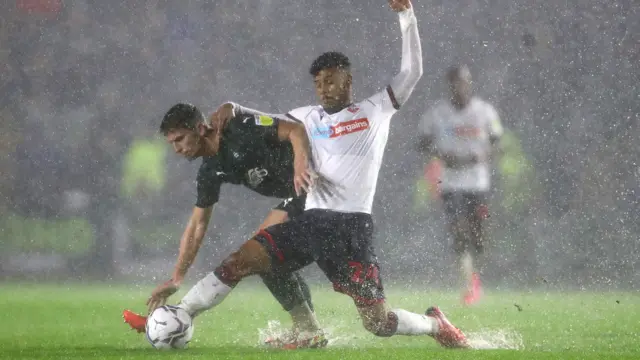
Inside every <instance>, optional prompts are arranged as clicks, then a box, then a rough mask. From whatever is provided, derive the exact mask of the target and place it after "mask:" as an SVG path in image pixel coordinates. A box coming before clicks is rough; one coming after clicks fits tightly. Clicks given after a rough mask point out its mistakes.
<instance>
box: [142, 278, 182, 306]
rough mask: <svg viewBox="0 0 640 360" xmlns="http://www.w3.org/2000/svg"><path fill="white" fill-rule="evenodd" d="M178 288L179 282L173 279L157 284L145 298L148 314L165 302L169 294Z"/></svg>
mask: <svg viewBox="0 0 640 360" xmlns="http://www.w3.org/2000/svg"><path fill="white" fill-rule="evenodd" d="M179 288H180V284H179V283H178V282H176V281H174V280H168V281H165V282H164V283H162V284H160V285H158V286H157V287H156V288H155V289H154V290H153V292H152V293H151V296H150V297H149V299H148V300H147V306H148V310H149V314H151V312H153V310H155V309H157V308H159V307H160V306H162V305H164V304H166V303H167V299H168V298H169V296H171V295H173V294H175V293H176V292H177V291H178V289H179Z"/></svg>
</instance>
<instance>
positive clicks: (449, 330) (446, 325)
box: [426, 306, 469, 349]
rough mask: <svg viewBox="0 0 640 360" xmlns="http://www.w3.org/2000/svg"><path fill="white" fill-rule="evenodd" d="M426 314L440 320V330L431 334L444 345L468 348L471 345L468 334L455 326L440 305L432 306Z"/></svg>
mask: <svg viewBox="0 0 640 360" xmlns="http://www.w3.org/2000/svg"><path fill="white" fill-rule="evenodd" d="M426 315H427V316H428V317H431V318H434V319H436V321H437V322H438V332H437V333H435V334H433V335H431V337H433V338H434V339H435V340H436V341H437V342H438V343H439V344H440V345H441V346H442V347H446V348H458V349H466V348H468V347H469V343H468V342H467V338H466V336H464V334H463V333H462V331H460V329H458V328H457V327H455V326H453V324H451V322H449V320H448V319H447V318H446V317H445V316H444V314H443V313H442V311H440V309H438V307H435V306H434V307H430V308H429V309H427V313H426Z"/></svg>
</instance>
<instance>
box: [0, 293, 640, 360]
mask: <svg viewBox="0 0 640 360" xmlns="http://www.w3.org/2000/svg"><path fill="white" fill-rule="evenodd" d="M152 288H153V286H152V285H149V286H144V287H142V288H140V287H133V286H132V287H126V286H121V285H118V286H108V285H92V286H81V285H18V284H9V285H0V307H1V308H2V309H3V315H2V317H1V320H0V323H1V324H2V325H1V326H0V358H2V359H130V360H138V359H152V358H153V359H345V360H359V359H376V360H381V359H385V360H387V359H474V360H480V359H614V358H615V359H639V358H640V341H639V340H640V295H638V294H634V293H613V292H610V293H589V292H573V293H548V294H547V293H515V292H494V293H488V294H486V296H485V298H484V300H483V302H482V303H481V304H479V305H477V306H475V307H473V308H464V307H462V306H460V305H459V300H458V296H457V294H455V293H433V292H427V291H409V290H401V289H398V288H395V289H394V288H391V289H390V290H389V291H388V298H389V302H390V303H391V304H392V305H393V306H394V307H402V308H405V309H407V310H412V311H419V312H422V311H424V310H425V309H426V308H427V307H428V306H429V305H432V304H437V305H439V306H440V307H441V308H442V309H443V311H445V313H446V314H447V316H448V317H449V319H450V320H451V321H452V322H453V323H454V324H456V325H458V326H459V327H460V328H461V329H463V331H465V332H466V333H468V335H470V336H471V337H472V338H473V339H475V340H476V342H478V343H479V342H480V341H481V340H485V341H487V342H488V343H487V344H486V345H494V346H495V345H498V346H501V347H520V348H519V349H517V350H507V349H497V350H496V349H492V350H446V349H441V348H440V347H438V345H437V344H436V343H435V342H434V341H433V340H432V339H431V338H429V337H400V336H398V337H392V338H384V339H382V338H376V337H374V336H373V335H370V334H368V333H367V332H366V331H365V330H364V329H363V328H362V326H361V324H360V321H359V319H358V318H357V314H356V311H355V308H354V307H353V305H352V303H351V301H350V299H349V298H347V297H346V296H344V295H340V294H336V293H333V292H332V291H331V290H330V289H329V288H326V287H317V288H314V289H312V291H313V295H314V300H315V304H316V311H317V313H318V317H319V318H320V320H321V322H322V323H323V325H324V326H325V327H326V328H327V330H328V332H329V333H330V334H331V338H332V339H333V340H332V341H333V342H332V343H331V344H330V346H329V348H327V349H322V350H298V351H278V350H265V349H262V348H261V347H260V346H258V342H259V341H258V340H259V329H264V328H266V327H267V323H268V321H269V320H279V321H281V323H282V324H283V326H288V325H289V320H288V318H287V316H286V313H284V312H283V311H282V310H281V309H280V307H279V305H278V304H277V303H276V302H275V300H273V298H271V296H270V295H269V294H268V292H267V291H266V289H265V288H264V287H263V286H260V285H255V284H244V285H242V284H241V286H239V287H238V289H236V291H234V292H233V293H232V294H231V295H230V296H229V298H227V300H226V301H225V302H224V303H223V304H222V305H220V306H219V307H217V308H215V309H214V310H212V311H210V312H208V313H206V314H204V315H202V316H200V317H199V318H198V319H197V320H196V322H195V326H196V329H195V330H196V331H195V335H194V338H193V340H192V342H191V344H190V346H189V349H186V350H180V351H178V350H177V351H169V352H161V351H157V350H154V349H152V348H151V347H150V345H149V344H147V343H146V341H145V339H144V336H143V335H142V334H137V333H134V332H133V331H130V330H129V329H128V327H127V325H125V324H124V323H123V322H122V319H121V317H120V315H121V311H122V309H124V308H131V309H133V310H139V311H143V310H144V308H145V306H144V301H145V299H146V296H147V295H148V293H149V292H150V291H151V290H152ZM186 290H187V287H185V289H184V291H181V292H180V293H179V294H177V295H176V296H174V297H173V298H172V300H174V301H177V300H179V299H180V296H181V295H182V294H184V292H185V291H186Z"/></svg>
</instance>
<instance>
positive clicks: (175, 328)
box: [146, 305, 193, 349]
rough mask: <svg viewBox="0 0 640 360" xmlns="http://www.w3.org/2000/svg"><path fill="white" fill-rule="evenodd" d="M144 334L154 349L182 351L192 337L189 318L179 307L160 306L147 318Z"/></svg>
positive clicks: (191, 325)
mask: <svg viewBox="0 0 640 360" xmlns="http://www.w3.org/2000/svg"><path fill="white" fill-rule="evenodd" d="M146 333H147V340H149V343H150V344H151V345H152V346H153V347H154V348H156V349H182V348H184V347H186V346H187V344H188V343H189V341H191V337H192V336H193V323H192V321H191V316H189V314H188V313H187V312H186V311H184V310H183V309H181V308H179V307H176V306H170V305H165V306H161V307H159V308H157V309H155V310H154V311H153V312H152V313H151V315H149V317H148V318H147V331H146Z"/></svg>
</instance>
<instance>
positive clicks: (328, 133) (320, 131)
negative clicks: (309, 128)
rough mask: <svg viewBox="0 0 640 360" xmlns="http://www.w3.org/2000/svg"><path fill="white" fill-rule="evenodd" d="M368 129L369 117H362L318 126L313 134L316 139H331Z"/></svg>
mask: <svg viewBox="0 0 640 360" xmlns="http://www.w3.org/2000/svg"><path fill="white" fill-rule="evenodd" d="M367 129H369V119H367V118H361V119H355V120H350V121H345V122H339V123H337V124H335V125H331V126H318V127H316V128H315V129H314V130H313V132H312V133H311V136H312V137H313V138H316V139H330V138H336V137H338V136H343V135H349V134H352V133H354V132H358V131H364V130H367Z"/></svg>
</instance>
